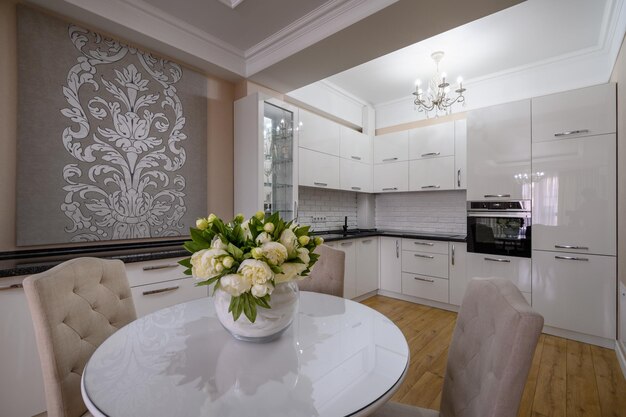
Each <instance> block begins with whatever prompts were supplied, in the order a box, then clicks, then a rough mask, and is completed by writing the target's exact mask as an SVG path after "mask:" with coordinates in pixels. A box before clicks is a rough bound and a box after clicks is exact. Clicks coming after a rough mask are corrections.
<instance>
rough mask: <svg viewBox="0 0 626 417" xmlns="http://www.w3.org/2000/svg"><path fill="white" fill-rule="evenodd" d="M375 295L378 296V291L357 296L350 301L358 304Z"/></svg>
mask: <svg viewBox="0 0 626 417" xmlns="http://www.w3.org/2000/svg"><path fill="white" fill-rule="evenodd" d="M376 294H378V290H374V291H370V292H368V293H367V294H363V295H359V296H358V297H354V298H352V301H356V302H357V303H360V302H361V301H363V300H367V299H368V298H370V297H373V296H375V295H376Z"/></svg>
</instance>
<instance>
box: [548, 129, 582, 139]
mask: <svg viewBox="0 0 626 417" xmlns="http://www.w3.org/2000/svg"><path fill="white" fill-rule="evenodd" d="M579 133H589V129H580V130H566V131H565V132H560V133H555V134H554V136H555V137H557V138H558V137H561V136H569V135H577V134H579Z"/></svg>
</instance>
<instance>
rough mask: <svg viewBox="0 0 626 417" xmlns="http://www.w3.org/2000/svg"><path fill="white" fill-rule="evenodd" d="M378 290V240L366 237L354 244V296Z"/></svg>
mask: <svg viewBox="0 0 626 417" xmlns="http://www.w3.org/2000/svg"><path fill="white" fill-rule="evenodd" d="M377 289H378V238H377V237H368V238H365V239H359V240H357V242H356V295H357V297H358V296H360V295H363V294H367V293H368V292H371V291H375V290H377Z"/></svg>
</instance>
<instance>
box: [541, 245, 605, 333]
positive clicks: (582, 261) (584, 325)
mask: <svg viewBox="0 0 626 417" xmlns="http://www.w3.org/2000/svg"><path fill="white" fill-rule="evenodd" d="M568 258H569V259H568ZM615 267H616V266H615V257H613V256H596V255H582V254H565V253H562V252H549V251H545V252H544V251H533V272H532V276H533V308H534V309H535V310H536V311H537V312H538V313H540V314H541V315H543V317H544V320H545V325H546V326H552V327H557V328H560V329H566V330H571V331H575V332H579V333H585V334H589V335H594V336H598V337H603V338H607V339H615V326H616V323H615V317H616V305H615V303H616V301H615V300H616V297H615V291H616V275H615V274H616V272H615Z"/></svg>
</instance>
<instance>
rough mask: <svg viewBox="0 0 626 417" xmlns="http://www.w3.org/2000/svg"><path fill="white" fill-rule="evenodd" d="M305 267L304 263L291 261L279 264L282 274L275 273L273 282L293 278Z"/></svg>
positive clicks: (277, 282)
mask: <svg viewBox="0 0 626 417" xmlns="http://www.w3.org/2000/svg"><path fill="white" fill-rule="evenodd" d="M306 268H307V266H306V265H305V264H297V263H293V262H285V263H284V264H282V265H281V269H282V270H283V273H282V274H276V276H275V277H274V282H275V283H276V284H279V283H281V282H287V281H292V280H294V279H295V278H296V277H297V276H298V275H300V274H301V273H302V272H304V270H305V269H306Z"/></svg>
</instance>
